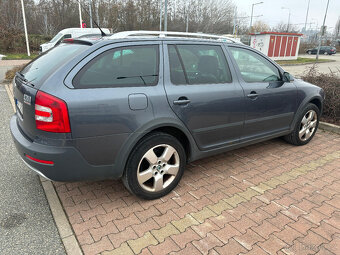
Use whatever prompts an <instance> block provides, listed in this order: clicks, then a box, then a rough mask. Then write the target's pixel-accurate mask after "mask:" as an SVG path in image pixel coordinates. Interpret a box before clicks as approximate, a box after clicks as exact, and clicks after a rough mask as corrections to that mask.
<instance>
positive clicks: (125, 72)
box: [73, 45, 159, 88]
mask: <svg viewBox="0 0 340 255" xmlns="http://www.w3.org/2000/svg"><path fill="white" fill-rule="evenodd" d="M158 48H159V47H158V45H143V46H131V47H121V48H115V49H112V50H108V51H106V52H104V53H102V54H100V55H98V56H97V57H95V58H94V59H92V60H91V61H90V62H89V63H87V64H86V65H85V66H84V67H83V68H82V69H81V70H80V71H79V72H78V74H77V75H76V76H75V77H74V79H73V86H74V87H75V88H100V87H134V86H136V87H138V86H152V85H156V84H157V83H158V66H159V53H158V52H159V50H158Z"/></svg>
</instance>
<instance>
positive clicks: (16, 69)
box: [5, 65, 25, 81]
mask: <svg viewBox="0 0 340 255" xmlns="http://www.w3.org/2000/svg"><path fill="white" fill-rule="evenodd" d="M24 66H25V65H20V66H15V67H14V68H12V69H11V70H8V71H7V72H6V74H5V80H7V81H11V80H13V78H14V76H15V73H16V72H19V71H20V70H21V69H22V68H23V67H24Z"/></svg>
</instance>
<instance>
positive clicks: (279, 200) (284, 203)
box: [54, 130, 340, 255]
mask: <svg viewBox="0 0 340 255" xmlns="http://www.w3.org/2000/svg"><path fill="white" fill-rule="evenodd" d="M339 167H340V136H338V135H335V134H331V133H328V132H323V131H321V130H319V131H318V133H317V134H316V136H315V138H314V139H313V140H312V142H311V143H309V144H308V145H306V146H303V147H295V146H292V145H289V144H287V143H285V142H284V141H283V140H281V139H275V140H271V141H268V142H264V143H261V144H256V145H252V146H248V147H245V148H242V149H239V150H236V151H232V152H229V153H226V154H222V155H219V156H215V157H210V158H207V159H204V160H200V161H196V162H194V163H192V164H191V165H189V166H188V169H187V170H186V172H185V174H184V176H183V179H182V181H181V182H180V185H179V186H178V187H177V188H176V189H175V190H174V191H173V192H172V193H171V194H169V195H168V196H166V197H164V198H162V199H157V200H153V201H144V200H140V199H138V198H136V197H134V196H132V195H130V194H129V193H128V192H127V191H126V189H125V188H124V186H123V185H122V183H121V182H120V181H102V182H77V183H54V185H55V187H56V190H57V193H58V195H59V198H60V199H61V201H62V204H63V206H64V209H65V211H66V214H67V216H68V218H69V221H70V223H71V225H72V227H73V230H74V232H75V234H76V237H77V239H78V241H79V243H80V245H81V248H82V249H83V252H84V253H85V254H98V253H103V254H124V255H128V254H138V253H142V254H154V255H161V254H171V253H172V252H174V253H176V254H190V255H192V254H239V253H245V254H258V255H259V254H316V253H318V254H336V253H337V252H338V251H339V250H340V247H339V244H340V174H339Z"/></svg>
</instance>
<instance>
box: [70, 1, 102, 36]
mask: <svg viewBox="0 0 340 255" xmlns="http://www.w3.org/2000/svg"><path fill="white" fill-rule="evenodd" d="M76 1H77V2H78V3H79V4H80V6H81V8H82V9H83V10H84V11H85V12H86V13H87V15H89V16H90V14H89V12H88V11H87V10H86V8H85V7H84V6H83V5H82V4H81V2H80V1H79V0H76ZM93 23H94V24H95V25H96V26H97V27H98V28H99V30H100V32H101V34H102V36H107V34H105V33H104V31H103V30H102V29H101V28H100V27H99V26H98V24H97V22H96V21H95V19H93Z"/></svg>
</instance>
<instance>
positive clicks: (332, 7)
mask: <svg viewBox="0 0 340 255" xmlns="http://www.w3.org/2000/svg"><path fill="white" fill-rule="evenodd" d="M233 1H234V3H235V4H236V6H237V11H238V13H239V16H250V14H251V7H252V4H253V3H257V2H261V1H263V4H259V5H255V6H254V14H253V15H254V16H256V15H263V16H262V17H258V18H255V19H253V23H254V21H257V20H261V21H264V22H265V23H267V24H268V25H270V26H271V27H272V26H275V25H277V24H278V23H280V22H284V23H287V22H288V15H289V11H288V10H286V9H281V7H285V8H290V12H291V16H290V24H299V25H298V27H299V28H303V27H304V23H305V19H306V12H307V6H308V0H233ZM326 5H327V0H310V6H309V13H308V20H307V23H309V22H312V23H314V24H311V26H312V28H314V29H315V28H316V26H317V25H318V27H319V28H320V26H322V23H323V18H324V15H325V10H326ZM244 14H245V15H244ZM339 16H340V0H329V7H328V12H327V17H326V26H327V31H328V32H333V31H334V27H335V24H336V21H337V19H338V17H339ZM248 20H249V19H248ZM249 22H250V20H249ZM300 23H302V24H300ZM308 28H309V25H307V29H308Z"/></svg>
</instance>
